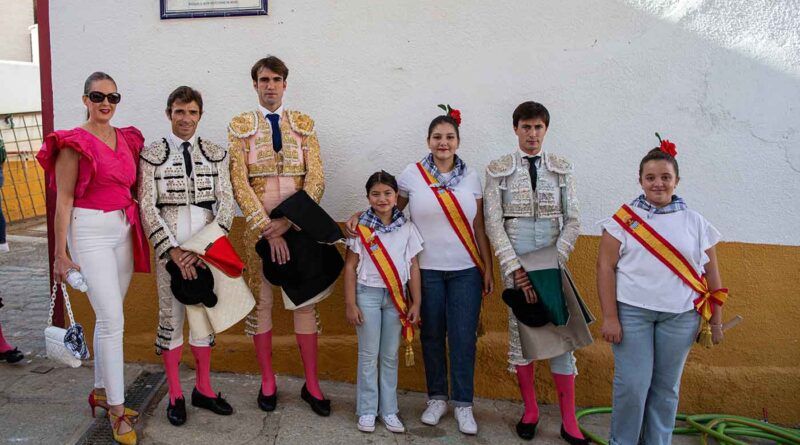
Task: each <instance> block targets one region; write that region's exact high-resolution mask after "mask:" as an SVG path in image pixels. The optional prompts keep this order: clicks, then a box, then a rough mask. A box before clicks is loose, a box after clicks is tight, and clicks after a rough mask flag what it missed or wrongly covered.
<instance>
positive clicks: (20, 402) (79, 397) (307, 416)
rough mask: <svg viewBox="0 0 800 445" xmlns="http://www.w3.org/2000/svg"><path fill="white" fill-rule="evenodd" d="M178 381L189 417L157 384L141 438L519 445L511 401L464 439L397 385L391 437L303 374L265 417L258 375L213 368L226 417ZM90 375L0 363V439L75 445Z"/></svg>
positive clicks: (350, 402)
mask: <svg viewBox="0 0 800 445" xmlns="http://www.w3.org/2000/svg"><path fill="white" fill-rule="evenodd" d="M142 371H160V367H159V366H157V365H141V364H127V365H126V368H125V377H126V381H127V382H128V383H130V382H132V381H133V380H134V379H135V378H136V376H137V375H138V374H139V373H140V372H142ZM41 372H45V373H44V374H41ZM181 377H182V380H183V388H184V393H185V394H186V398H187V413H188V421H187V422H186V424H184V425H183V426H180V427H174V426H172V425H170V424H169V422H168V421H167V419H166V407H167V403H168V401H169V398H168V397H166V395H165V392H166V385H165V386H164V387H163V388H161V391H160V393H159V396H158V397H159V398H157V399H156V400H155V401H154V402H153V403H152V404H151V406H150V409H149V410H147V411H145V412H143V413H142V417H141V419H140V422H139V423H138V424H137V427H136V428H137V430H138V431H139V437H140V443H141V444H143V445H161V444H163V445H181V444H194V443H204V444H224V445H230V444H300V443H302V444H360V443H363V444H373V443H380V444H383V443H386V444H394V443H397V444H406V443H409V444H410V443H414V444H449V443H452V444H455V443H474V444H506V443H526V442H522V441H520V440H519V439H518V438H517V436H516V433H515V431H514V425H515V424H516V422H517V420H518V419H519V416H520V415H521V412H522V408H521V405H520V404H519V403H517V402H511V401H498V400H487V399H477V400H476V401H475V418H476V420H477V422H478V427H479V432H478V435H477V436H465V435H463V434H461V433H460V432H459V431H458V427H457V425H456V422H455V419H454V418H453V414H452V410H450V411H449V412H448V414H446V415H445V417H443V418H442V421H441V423H440V424H439V425H438V426H436V427H432V426H427V425H423V424H422V423H421V422H420V421H419V416H420V415H421V414H422V411H423V409H424V408H425V395H424V394H422V393H417V392H405V391H401V392H400V394H399V402H400V416H401V418H402V419H403V421H404V422H405V424H406V428H407V429H408V432H407V433H405V434H393V433H391V432H389V431H387V430H386V428H384V427H383V425H382V424H380V423H379V422H378V423H377V425H376V429H375V432H374V433H362V432H360V431H358V430H357V429H356V423H355V422H356V416H355V414H354V412H355V386H354V385H351V384H347V383H340V382H322V387H323V390H324V391H325V393H326V396H327V397H329V398H330V399H331V400H332V406H333V413H332V414H331V416H330V417H319V416H317V415H316V414H314V413H313V412H312V411H311V409H310V408H309V407H308V405H306V403H305V402H303V401H302V400H301V399H300V388H301V387H302V385H303V380H302V379H299V378H296V377H286V376H279V377H278V409H277V410H276V411H274V412H272V413H265V412H262V411H261V410H259V409H258V406H257V404H256V394H257V391H258V390H259V385H260V378H259V377H258V376H255V375H244V374H228V373H214V374H213V375H212V384H213V386H214V389H215V390H216V391H221V392H222V394H223V397H225V398H226V399H227V400H228V402H230V403H231V405H233V407H234V414H233V415H231V416H218V415H216V414H213V413H211V412H210V411H206V410H201V409H198V408H195V407H193V406H191V404H190V400H191V390H192V387H193V386H194V371H193V370H191V369H188V368H182V376H181ZM92 381H93V379H92V369H91V366H83V367H81V368H77V369H69V368H59V367H55V368H53V364H52V363H51V362H49V361H48V360H47V359H46V358H43V357H41V356H39V355H35V356H33V357H30V356H29V357H28V358H27V359H26V360H24V361H23V362H20V364H17V365H7V364H0V405H2V406H0V444H73V443H75V442H76V441H77V440H78V439H79V438H80V437H81V436H82V435H83V434H84V432H85V431H86V430H87V429H88V428H89V427H90V426H91V424H92V422H93V419H92V417H91V410H90V409H89V405H88V404H87V401H86V397H87V395H88V393H89V391H90V390H91V386H92ZM101 413H103V414H104V412H103V411H102V410H98V416H99V415H101ZM541 414H542V415H541V420H540V426H539V432H538V433H537V435H536V443H537V444H565V443H566V442H564V441H563V440H561V439H560V437H559V426H560V417H559V412H558V407H557V406H552V405H543V406H542V407H541ZM590 422H591V424H592V429H593V430H595V431H607V428H608V427H607V418H603V417H602V416H601V417H598V418H596V419H591V420H590ZM95 443H96V442H95ZM678 443H681V442H678ZM687 443H689V442H687Z"/></svg>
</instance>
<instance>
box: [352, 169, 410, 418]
mask: <svg viewBox="0 0 800 445" xmlns="http://www.w3.org/2000/svg"><path fill="white" fill-rule="evenodd" d="M366 188H367V199H368V200H369V204H370V208H369V209H368V210H367V211H366V212H364V213H363V214H362V215H361V217H360V218H359V227H358V229H359V236H358V237H357V238H350V239H348V240H347V256H346V259H345V269H344V293H345V308H346V314H347V321H348V322H350V324H352V325H353V326H355V327H356V331H357V333H358V377H357V385H356V400H357V401H356V415H357V416H359V418H358V429H359V430H361V431H365V432H372V431H374V430H375V418H376V416H377V415H378V414H380V418H381V421H383V424H384V425H386V428H387V429H388V430H389V431H392V432H394V433H402V432H404V431H405V427H404V426H403V423H402V422H401V421H400V419H399V418H398V417H397V412H398V407H397V362H398V352H397V349H398V347H399V346H400V337H401V331H402V329H403V328H405V329H406V330H407V331H406V332H403V334H408V335H409V337H406V338H407V340H408V343H407V348H408V349H409V350H410V348H411V339H412V338H413V326H414V325H416V324H418V323H419V310H420V279H419V265H418V264H417V254H418V253H419V252H420V251H422V236H420V234H419V232H418V231H417V228H416V227H415V226H414V223H412V222H410V221H406V219H405V217H404V216H403V212H401V211H400V210H399V209H398V208H397V205H396V204H397V181H396V180H395V178H394V176H392V175H390V174H389V173H386V172H384V171H380V172H377V173H374V174H373V175H372V176H370V177H369V180H368V181H367V185H366ZM382 260H383V261H382ZM379 266H380V267H379ZM411 354H413V351H412V352H411ZM412 357H413V355H412Z"/></svg>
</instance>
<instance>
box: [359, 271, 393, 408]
mask: <svg viewBox="0 0 800 445" xmlns="http://www.w3.org/2000/svg"><path fill="white" fill-rule="evenodd" d="M356 305H358V308H359V309H360V310H361V315H362V316H363V317H364V322H363V323H362V324H361V326H357V327H356V332H357V333H358V377H357V384H356V392H357V394H356V414H357V415H359V416H363V415H366V414H372V415H378V413H380V414H381V415H383V416H388V415H390V414H397V412H398V409H397V361H398V358H397V356H398V351H397V350H398V348H399V347H400V327H401V325H400V317H399V316H398V313H397V309H395V307H394V303H392V298H391V297H390V296H389V291H387V290H386V289H384V288H381V287H370V286H364V285H363V284H359V285H358V286H357V287H356Z"/></svg>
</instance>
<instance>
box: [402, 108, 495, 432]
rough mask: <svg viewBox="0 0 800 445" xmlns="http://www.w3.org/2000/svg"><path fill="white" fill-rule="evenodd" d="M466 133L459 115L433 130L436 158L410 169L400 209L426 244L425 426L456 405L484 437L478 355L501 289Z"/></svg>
mask: <svg viewBox="0 0 800 445" xmlns="http://www.w3.org/2000/svg"><path fill="white" fill-rule="evenodd" d="M456 117H459V118H460V115H457V116H456ZM458 127H459V122H458V121H457V120H456V119H454V117H453V115H451V114H447V115H443V116H438V117H436V118H434V119H433V121H432V122H431V123H430V125H429V126H428V149H429V150H430V153H429V154H428V155H427V156H425V157H424V158H423V159H422V160H421V161H420V162H415V163H412V164H409V165H408V166H407V167H406V168H405V170H404V171H403V173H402V174H401V175H400V177H399V179H398V183H399V186H400V198H399V201H398V206H399V207H400V208H401V209H402V208H404V206H405V204H406V203H407V204H408V210H409V211H408V213H409V217H410V218H411V221H413V222H414V224H415V225H416V226H417V228H418V229H419V231H420V233H421V234H422V239H424V240H425V250H423V251H422V252H421V253H420V255H419V267H420V274H421V278H422V296H423V299H422V308H421V312H420V315H421V319H422V320H424V322H423V323H422V325H421V327H420V340H421V342H422V355H423V360H424V362H425V379H426V382H427V387H428V399H429V400H428V407H427V409H426V410H425V412H424V413H423V414H422V422H423V423H425V424H428V425H436V424H437V423H438V422H439V419H440V418H441V417H442V415H444V414H445V413H446V412H447V400H448V399H449V400H450V401H451V403H452V404H453V406H454V407H455V417H456V421H457V422H458V427H459V430H460V431H461V432H462V433H465V434H477V432H478V426H477V424H476V423H475V419H474V417H473V415H472V399H473V392H474V374H475V351H476V342H477V338H478V337H477V329H478V320H479V317H480V310H481V301H482V295H486V294H489V293H490V292H491V291H492V288H493V272H492V258H491V255H492V252H491V250H490V249H489V240H488V238H487V237H486V232H485V230H484V223H483V190H482V188H481V182H480V179H479V177H478V173H477V172H476V171H475V170H473V169H471V168H469V167H467V165H466V164H465V163H464V161H462V160H461V158H459V157H458V156H457V155H456V150H457V149H458V146H459V142H460V138H459V131H458V130H459V128H458ZM426 178H427V179H426ZM441 193H446V194H447V196H449V197H452V198H454V201H457V203H458V206H459V207H460V211H459V210H458V209H456V210H455V211H453V206H450V207H449V208H450V209H451V212H450V213H446V211H445V208H444V207H443V205H442V204H443V203H445V205H449V204H447V202H448V201H441V200H440V199H446V198H445V197H444V196H442V197H440V196H438V194H441ZM459 216H460V219H459ZM459 221H460V222H461V223H463V225H464V226H467V230H468V231H469V233H467V234H466V235H464V232H461V233H460V234H459V232H457V231H456V230H455V229H454V225H453V223H456V224H459ZM469 246H473V247H472V248H470V247H469ZM448 352H449V364H450V385H449V386H450V390H449V391H448V381H447V380H448V379H447V377H448V376H447V374H448V372H447V371H448V370H447V366H448Z"/></svg>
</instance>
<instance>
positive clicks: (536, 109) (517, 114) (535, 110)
mask: <svg viewBox="0 0 800 445" xmlns="http://www.w3.org/2000/svg"><path fill="white" fill-rule="evenodd" d="M537 117H538V118H539V119H541V120H542V121H544V126H545V127H550V112H549V111H547V108H545V107H544V105H542V104H540V103H539V102H534V101H532V100H529V101H528V102H522V103H521V104H519V105H518V106H517V108H516V109H515V110H514V114H513V115H512V119H513V120H514V128H517V125H519V121H524V120H528V119H535V118H537Z"/></svg>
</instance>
